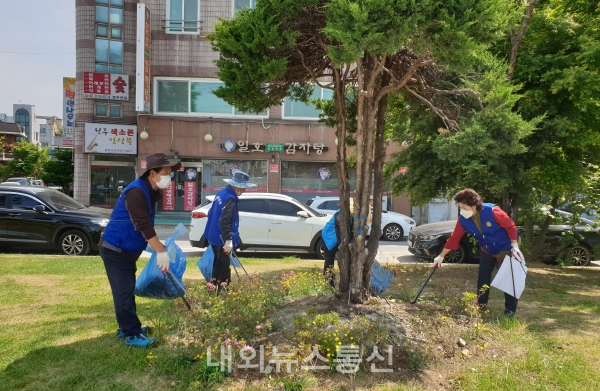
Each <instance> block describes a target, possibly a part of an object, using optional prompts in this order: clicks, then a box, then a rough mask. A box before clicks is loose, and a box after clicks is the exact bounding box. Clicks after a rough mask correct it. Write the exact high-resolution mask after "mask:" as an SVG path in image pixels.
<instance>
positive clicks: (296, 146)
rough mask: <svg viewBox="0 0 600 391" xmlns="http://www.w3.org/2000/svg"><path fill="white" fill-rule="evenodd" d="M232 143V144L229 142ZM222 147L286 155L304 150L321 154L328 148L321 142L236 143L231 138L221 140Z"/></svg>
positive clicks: (247, 151)
mask: <svg viewBox="0 0 600 391" xmlns="http://www.w3.org/2000/svg"><path fill="white" fill-rule="evenodd" d="M225 143H228V148H227V149H226V148H225ZM231 143H233V144H231ZM222 146H223V149H224V150H225V151H226V152H233V151H235V150H236V149H237V150H238V151H240V152H245V153H251V152H280V153H283V152H285V153H286V154H288V155H294V154H295V153H296V151H298V152H306V154H307V155H310V151H311V150H312V151H313V152H316V153H317V155H321V154H322V153H323V151H328V150H329V148H328V147H326V146H325V144H323V143H314V144H311V143H280V144H270V143H266V144H264V145H263V144H262V143H248V142H246V141H238V142H237V145H236V144H235V142H234V141H233V140H231V139H228V140H225V141H224V142H223V145H222Z"/></svg>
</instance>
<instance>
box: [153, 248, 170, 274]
mask: <svg viewBox="0 0 600 391" xmlns="http://www.w3.org/2000/svg"><path fill="white" fill-rule="evenodd" d="M169 262H171V260H170V259H169V254H167V252H166V251H163V252H160V253H156V265H158V267H159V268H160V270H162V271H163V272H166V271H167V270H169Z"/></svg>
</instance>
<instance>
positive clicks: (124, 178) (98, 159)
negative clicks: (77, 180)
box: [90, 155, 136, 209]
mask: <svg viewBox="0 0 600 391" xmlns="http://www.w3.org/2000/svg"><path fill="white" fill-rule="evenodd" d="M135 179H136V175H135V157H133V156H102V155H92V167H91V175H90V183H91V189H90V205H91V206H96V207H100V208H108V209H112V208H114V206H115V204H116V203H117V200H118V199H119V196H120V195H121V193H122V192H123V190H124V189H125V188H126V187H127V185H129V184H130V183H131V182H133V181H134V180H135Z"/></svg>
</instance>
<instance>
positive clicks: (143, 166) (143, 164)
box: [142, 160, 148, 169]
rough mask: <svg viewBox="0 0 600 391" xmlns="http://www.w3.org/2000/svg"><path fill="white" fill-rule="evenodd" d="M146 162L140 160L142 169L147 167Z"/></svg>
mask: <svg viewBox="0 0 600 391" xmlns="http://www.w3.org/2000/svg"><path fill="white" fill-rule="evenodd" d="M147 164H148V162H146V161H145V160H142V168H144V169H145V168H146V167H147Z"/></svg>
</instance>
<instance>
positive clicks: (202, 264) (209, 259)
mask: <svg viewBox="0 0 600 391" xmlns="http://www.w3.org/2000/svg"><path fill="white" fill-rule="evenodd" d="M229 261H230V264H231V266H233V267H236V268H237V267H242V265H241V264H240V261H239V260H238V259H237V255H235V254H234V253H233V251H232V252H230V253H229ZM214 263H215V253H214V251H213V249H212V246H207V247H206V250H205V251H204V254H202V256H201V257H200V259H198V262H196V266H198V269H200V273H202V275H203V276H204V279H205V280H206V282H210V280H212V270H213V265H214Z"/></svg>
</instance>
